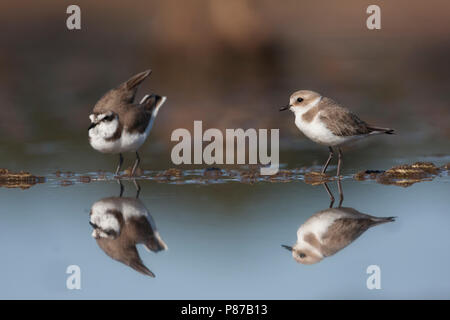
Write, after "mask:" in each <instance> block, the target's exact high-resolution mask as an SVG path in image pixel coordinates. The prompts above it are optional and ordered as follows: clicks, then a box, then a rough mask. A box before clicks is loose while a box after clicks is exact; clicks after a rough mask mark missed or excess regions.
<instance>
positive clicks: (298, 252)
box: [281, 244, 323, 264]
mask: <svg viewBox="0 0 450 320" xmlns="http://www.w3.org/2000/svg"><path fill="white" fill-rule="evenodd" d="M281 246H282V247H283V248H285V249H286V250H289V251H290V252H291V253H292V257H293V258H294V259H295V261H297V262H298V263H301V264H315V263H317V262H320V261H321V260H322V259H323V256H322V255H319V254H317V253H315V252H314V251H312V250H310V249H308V248H303V247H302V246H300V245H299V244H295V245H294V246H293V247H291V246H287V245H284V244H283V245H281Z"/></svg>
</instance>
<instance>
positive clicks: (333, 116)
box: [317, 97, 394, 136]
mask: <svg viewBox="0 0 450 320" xmlns="http://www.w3.org/2000/svg"><path fill="white" fill-rule="evenodd" d="M317 107H318V111H322V112H321V113H320V120H322V121H323V122H324V123H325V125H326V126H327V128H328V129H329V130H330V131H331V132H333V133H334V134H335V135H338V136H357V135H365V134H370V133H387V134H393V133H394V130H393V129H389V128H380V127H375V126H370V125H368V124H367V123H366V122H364V121H363V120H361V119H359V118H358V116H357V115H356V114H354V113H353V112H351V111H350V110H348V109H347V108H345V107H343V106H342V105H340V104H339V103H337V102H336V101H334V100H332V99H330V98H326V97H324V98H322V100H321V101H320V103H319V105H318V106H317Z"/></svg>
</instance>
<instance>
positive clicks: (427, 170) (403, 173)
mask: <svg viewBox="0 0 450 320" xmlns="http://www.w3.org/2000/svg"><path fill="white" fill-rule="evenodd" d="M449 167H450V166H449V164H448V163H447V164H446V165H444V166H442V167H440V168H439V167H437V166H436V165H435V164H434V163H432V162H416V163H413V164H410V165H409V164H404V165H400V166H396V167H393V168H391V169H389V170H386V171H380V170H366V171H361V172H358V173H357V174H355V176H354V178H355V180H357V181H363V180H375V181H376V182H378V183H381V184H386V185H396V186H401V187H409V186H411V185H413V184H414V183H417V182H422V181H431V180H433V179H434V178H435V177H436V176H438V175H440V174H442V173H444V172H448V170H449Z"/></svg>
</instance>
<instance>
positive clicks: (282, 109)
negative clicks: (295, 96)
mask: <svg viewBox="0 0 450 320" xmlns="http://www.w3.org/2000/svg"><path fill="white" fill-rule="evenodd" d="M289 107H290V106H282V107H281V108H280V111H284V110H287V109H289Z"/></svg>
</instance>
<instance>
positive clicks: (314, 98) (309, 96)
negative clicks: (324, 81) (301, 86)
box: [280, 90, 322, 113]
mask: <svg viewBox="0 0 450 320" xmlns="http://www.w3.org/2000/svg"><path fill="white" fill-rule="evenodd" d="M321 99H322V96H321V95H320V94H319V93H317V92H314V91H310V90H300V91H296V92H294V93H293V94H292V95H291V97H290V98H289V104H288V105H286V106H283V107H281V108H280V111H284V110H288V109H289V110H291V111H292V112H294V113H304V112H306V111H308V110H309V109H310V108H312V107H314V106H316V105H317V104H318V103H319V102H320V100H321Z"/></svg>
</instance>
